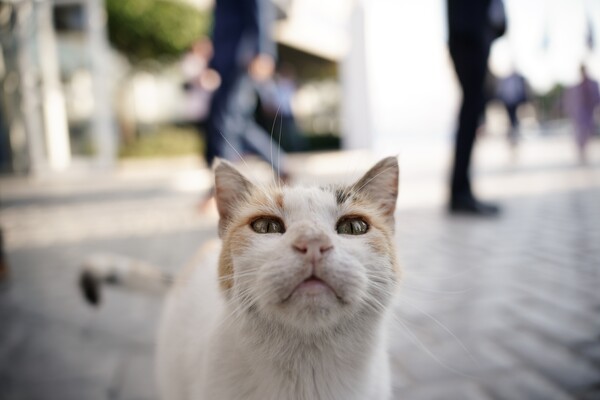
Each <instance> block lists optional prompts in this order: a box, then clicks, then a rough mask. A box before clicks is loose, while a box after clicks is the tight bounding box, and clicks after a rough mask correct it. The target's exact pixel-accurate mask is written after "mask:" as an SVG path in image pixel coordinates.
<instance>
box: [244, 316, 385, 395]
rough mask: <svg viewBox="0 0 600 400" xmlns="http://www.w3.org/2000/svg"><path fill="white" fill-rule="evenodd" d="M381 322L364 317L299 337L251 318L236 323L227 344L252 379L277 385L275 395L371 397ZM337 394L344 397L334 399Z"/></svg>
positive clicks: (380, 356)
mask: <svg viewBox="0 0 600 400" xmlns="http://www.w3.org/2000/svg"><path fill="white" fill-rule="evenodd" d="M384 318H385V317H384V316H373V315H372V314H371V315H369V314H368V313H365V314H364V315H359V316H357V317H356V318H355V319H353V320H348V321H345V322H344V323H341V324H340V325H338V326H336V327H335V328H332V329H328V330H323V331H321V332H318V333H314V334H305V333H298V332H295V331H294V330H293V329H290V328H287V327H284V326H281V325H278V324H277V323H273V322H272V321H271V322H269V321H265V320H261V318H260V317H257V316H253V317H248V318H244V319H243V322H242V321H240V324H239V325H238V326H237V329H234V333H233V338H235V343H236V347H237V349H236V350H237V351H239V352H240V357H242V358H244V359H245V360H252V361H251V362H252V363H253V364H254V365H253V366H254V367H255V368H252V369H253V373H257V374H264V377H263V379H269V380H271V381H273V383H274V382H277V383H276V384H275V385H274V386H275V387H278V388H279V390H283V391H285V388H288V389H289V390H290V391H292V393H293V396H292V397H294V398H306V399H310V398H321V399H329V398H331V399H333V398H335V399H338V398H348V399H349V398H355V397H354V395H355V394H356V393H362V394H363V395H365V394H366V393H372V392H373V390H372V388H370V386H371V385H372V384H373V382H372V381H373V379H374V375H376V374H377V371H378V370H379V368H380V364H381V363H387V353H386V347H387V346H386V345H387V343H386V336H387V335H386V332H385V330H384V327H385V324H384V323H383V321H384ZM258 364H260V367H259V365H258ZM257 378H258V379H260V378H259V377H257ZM375 379H377V378H375ZM299 393H301V394H303V395H300V396H298V394H299ZM328 393H329V394H328ZM343 393H347V397H343V396H342V397H340V394H343ZM350 394H352V397H351V396H350ZM281 395H283V394H282V393H280V396H281ZM280 398H282V397H280ZM290 398H291V397H290ZM356 398H361V397H360V396H359V397H356ZM362 398H366V395H365V396H364V397H362Z"/></svg>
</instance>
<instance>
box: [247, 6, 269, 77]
mask: <svg viewBox="0 0 600 400" xmlns="http://www.w3.org/2000/svg"><path fill="white" fill-rule="evenodd" d="M242 1H244V5H245V7H246V15H247V18H248V21H247V23H248V31H247V34H248V35H252V36H253V39H254V40H253V45H254V46H255V47H254V49H253V51H254V54H255V56H254V58H253V59H252V61H251V62H250V65H249V66H248V72H249V73H250V75H251V76H252V78H254V79H256V80H258V81H264V80H266V79H269V78H270V77H271V76H272V75H273V72H274V70H275V60H276V57H277V47H276V44H275V41H274V40H273V38H272V36H271V29H272V24H273V17H274V8H273V4H272V3H271V1H270V0H242Z"/></svg>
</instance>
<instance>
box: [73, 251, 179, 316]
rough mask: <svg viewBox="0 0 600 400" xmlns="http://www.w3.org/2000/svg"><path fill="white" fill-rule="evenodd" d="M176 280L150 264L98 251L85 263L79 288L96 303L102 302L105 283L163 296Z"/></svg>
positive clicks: (88, 299) (86, 297)
mask: <svg viewBox="0 0 600 400" xmlns="http://www.w3.org/2000/svg"><path fill="white" fill-rule="evenodd" d="M172 283H173V277H172V276H171V275H169V274H167V273H165V272H163V271H161V270H160V269H159V268H157V267H155V266H152V265H150V264H147V263H144V262H141V261H137V260H133V259H130V258H127V257H123V256H118V255H113V254H95V255H93V256H90V257H89V258H88V259H86V260H85V262H84V263H83V268H82V271H81V275H80V277H79V287H80V289H81V291H82V293H83V296H84V297H85V299H86V300H87V301H88V302H89V303H90V304H92V305H98V304H100V300H101V298H102V296H101V293H102V286H104V285H111V286H117V287H121V288H124V289H127V290H132V291H136V292H142V293H146V294H149V295H154V296H162V295H163V294H165V293H166V292H167V290H168V289H169V287H171V285H172Z"/></svg>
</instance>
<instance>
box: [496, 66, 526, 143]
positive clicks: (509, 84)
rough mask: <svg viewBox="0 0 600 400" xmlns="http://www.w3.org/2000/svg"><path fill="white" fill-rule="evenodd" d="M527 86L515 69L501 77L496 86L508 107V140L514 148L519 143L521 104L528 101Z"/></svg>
mask: <svg viewBox="0 0 600 400" xmlns="http://www.w3.org/2000/svg"><path fill="white" fill-rule="evenodd" d="M526 88H527V86H526V83H525V78H523V76H522V75H521V74H519V73H518V72H517V71H515V70H513V71H512V72H511V73H510V74H509V75H507V76H505V77H502V78H499V79H498V83H497V87H496V96H497V97H498V99H499V100H500V102H501V103H502V105H503V106H504V108H505V109H506V113H507V115H508V119H509V123H510V127H509V129H508V135H507V136H508V142H509V143H510V145H511V146H512V147H513V148H516V146H517V144H518V143H519V138H520V135H519V118H518V115H517V111H518V109H519V106H520V105H521V104H524V103H525V102H526V101H527V89H526Z"/></svg>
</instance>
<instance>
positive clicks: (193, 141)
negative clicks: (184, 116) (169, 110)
mask: <svg viewBox="0 0 600 400" xmlns="http://www.w3.org/2000/svg"><path fill="white" fill-rule="evenodd" d="M203 148H204V143H203V141H202V140H201V139H200V135H199V133H198V132H197V131H196V130H195V129H194V128H180V127H177V126H163V127H159V128H158V129H157V130H156V131H154V132H147V133H144V134H142V135H140V137H139V138H138V139H137V140H135V141H134V142H132V143H130V144H125V145H122V146H121V149H120V151H119V157H120V158H152V157H178V156H185V155H197V156H198V157H200V156H201V155H202V149H203Z"/></svg>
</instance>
